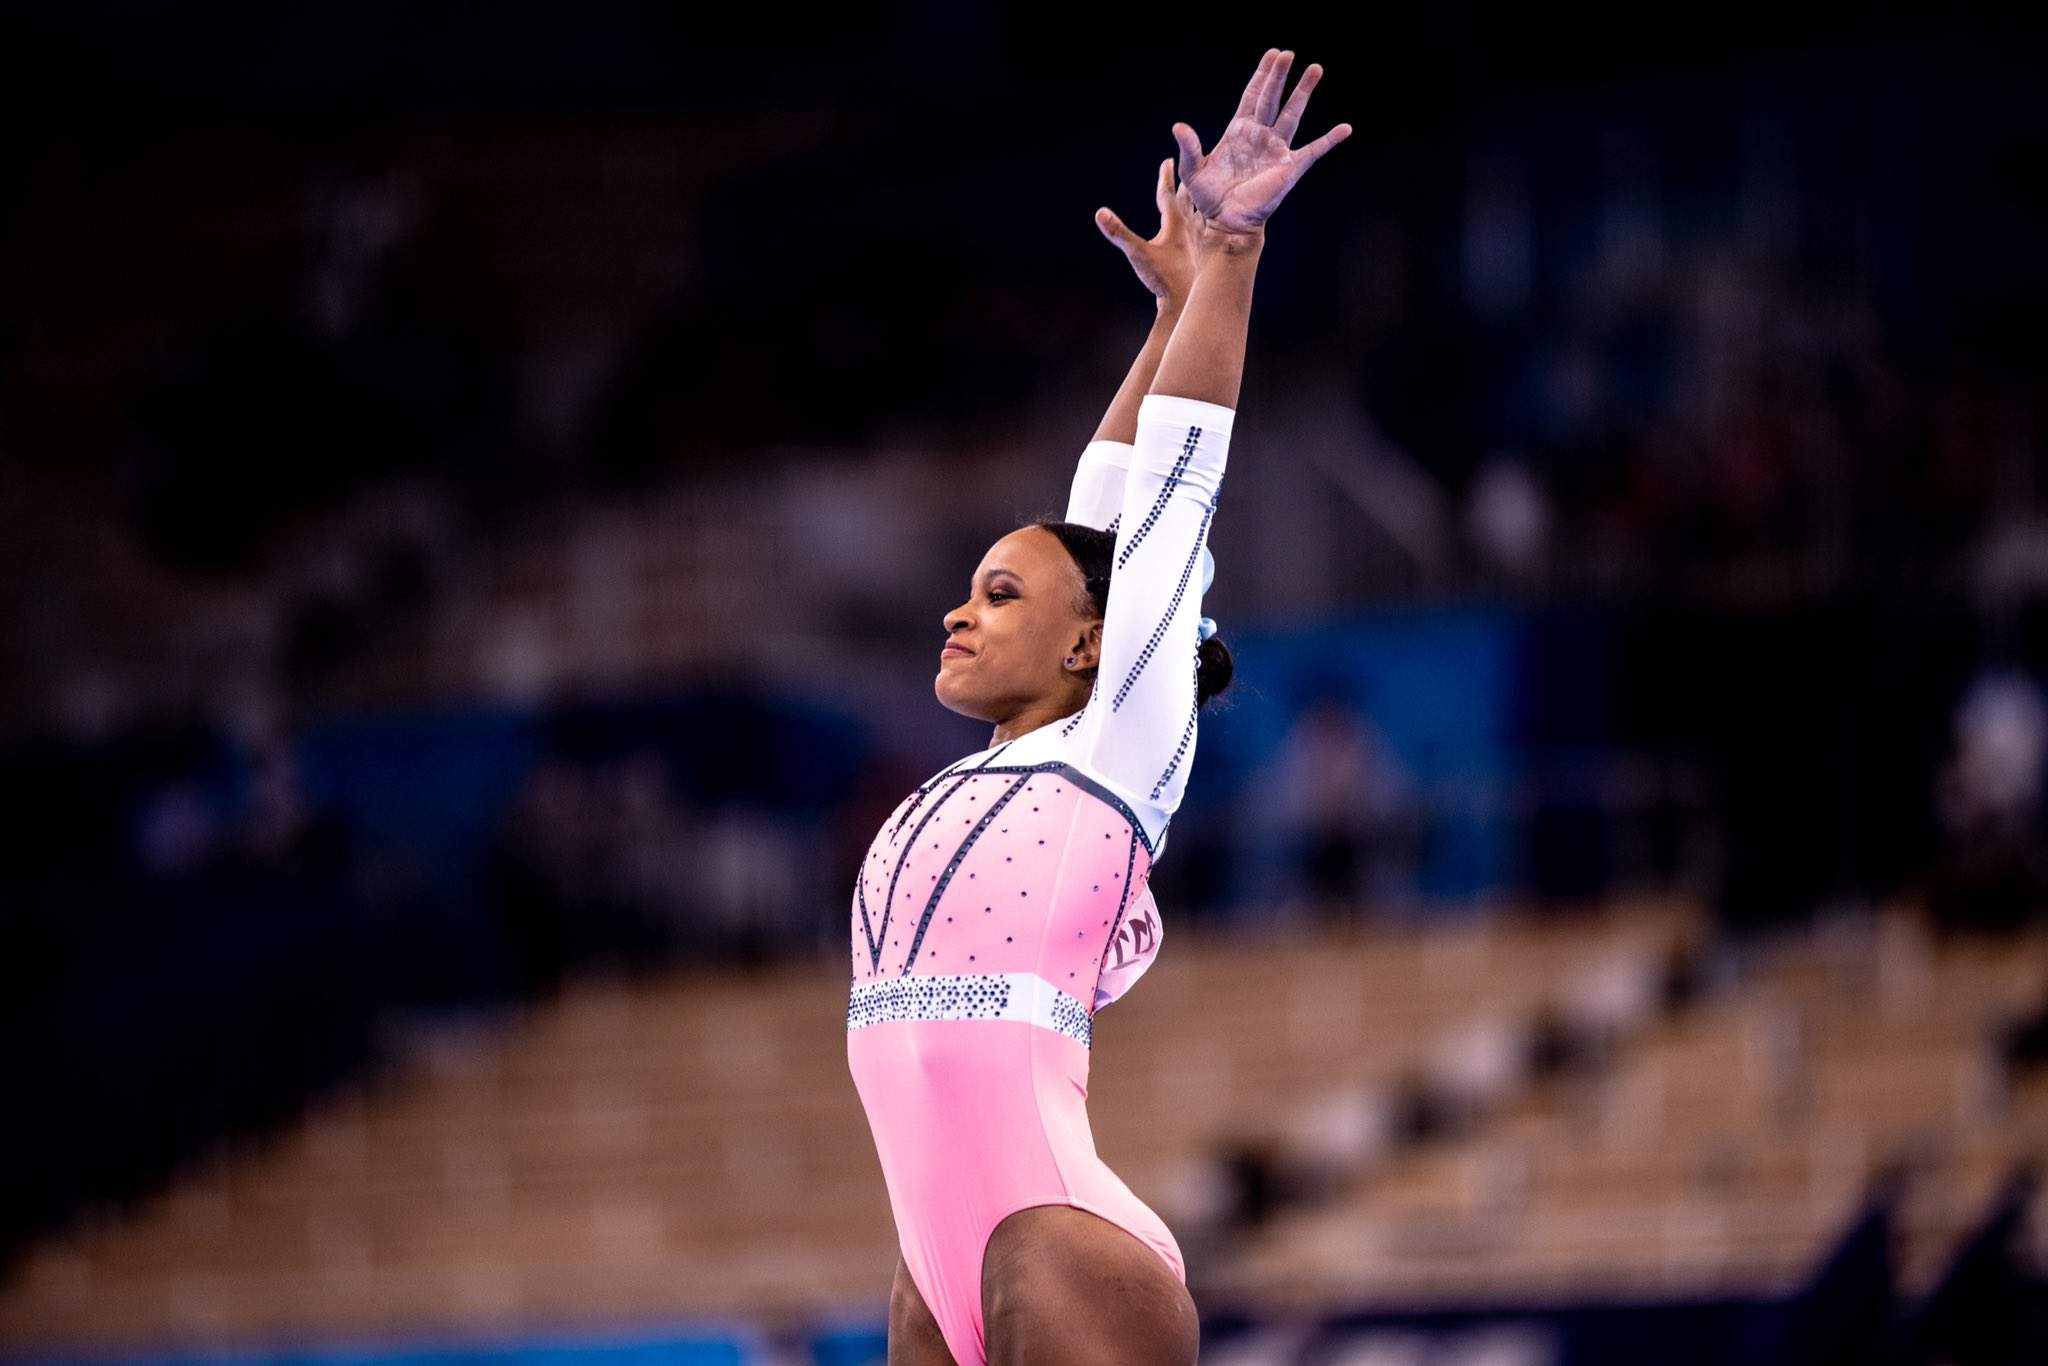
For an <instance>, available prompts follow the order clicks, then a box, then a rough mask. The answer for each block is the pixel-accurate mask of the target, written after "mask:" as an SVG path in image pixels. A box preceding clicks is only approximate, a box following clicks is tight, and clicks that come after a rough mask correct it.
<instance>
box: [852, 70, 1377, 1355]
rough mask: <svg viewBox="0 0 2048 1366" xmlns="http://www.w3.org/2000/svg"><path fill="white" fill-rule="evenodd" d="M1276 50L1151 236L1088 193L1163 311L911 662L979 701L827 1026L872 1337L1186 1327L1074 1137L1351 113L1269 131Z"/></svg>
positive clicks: (1140, 939)
mask: <svg viewBox="0 0 2048 1366" xmlns="http://www.w3.org/2000/svg"><path fill="white" fill-rule="evenodd" d="M1293 56H1294V54H1293V53H1291V52H1283V51H1279V50H1271V49H1269V50H1268V51H1267V52H1266V54H1265V56H1264V57H1263V58H1262V59H1261V60H1260V62H1259V66H1258V70H1257V72H1256V73H1254V75H1253V76H1252V79H1251V83H1250V84H1249V85H1247V86H1246V87H1245V90H1244V96H1243V98H1242V100H1240V102H1239V104H1238V107H1237V113H1236V115H1235V117H1233V118H1232V119H1231V121H1230V125H1229V127H1228V128H1227V129H1226V130H1225V131H1224V134H1223V136H1222V138H1221V139H1219V140H1218V142H1217V144H1216V146H1215V149H1214V150H1213V151H1211V152H1209V153H1208V154H1207V155H1204V154H1203V152H1202V146H1201V142H1200V140H1199V139H1198V138H1197V137H1196V136H1195V133H1194V130H1193V129H1192V128H1190V127H1188V126H1187V125H1186V124H1183V123H1176V124H1175V125H1173V135H1174V140H1175V142H1176V143H1177V144H1178V145H1179V149H1180V152H1179V162H1180V165H1179V179H1180V186H1179V188H1178V189H1176V188H1175V185H1174V167H1173V163H1172V161H1171V160H1169V161H1168V162H1166V163H1164V164H1162V165H1161V167H1160V170H1159V183H1158V187H1157V192H1156V195H1155V198H1156V199H1157V202H1158V205H1159V213H1160V228H1159V232H1158V233H1157V234H1156V235H1155V236H1154V237H1152V238H1151V239H1150V240H1149V241H1148V240H1145V239H1141V238H1139V237H1138V236H1137V235H1136V234H1135V233H1133V232H1132V231H1131V230H1130V229H1129V228H1127V227H1125V226H1124V225H1123V223H1122V222H1121V221H1119V220H1118V218H1117V217H1116V215H1115V214H1114V213H1112V212H1110V211H1109V210H1108V209H1106V208H1105V209H1102V210H1099V211H1098V212H1097V214H1096V224H1097V226H1098V228H1100V230H1101V231H1102V232H1103V234H1104V235H1105V236H1107V237H1108V238H1109V239H1110V240H1111V241H1112V242H1113V243H1115V244H1116V245H1117V246H1118V247H1119V248H1120V249H1121V250H1122V251H1123V252H1124V254H1125V256H1126V257H1127V258H1128V259H1129V261H1130V263H1131V265H1132V267H1133V269H1134V270H1135V271H1136V272H1137V274H1138V277H1139V279H1140V280H1141V281H1143V282H1144V284H1145V285H1146V286H1147V287H1148V288H1149V289H1150V290H1151V291H1152V293H1153V295H1154V296H1155V300H1156V305H1157V319H1156V321H1155V322H1154V324H1153V327H1152V331H1151V335H1150V336H1149V337H1147V339H1146V341H1145V345H1144V348H1143V349H1142V350H1141V351H1140V352H1139V353H1138V359H1137V361H1136V363H1135V364H1134V365H1133V366H1132V367H1131V371H1130V374H1129V375H1128V376H1127V377H1126V378H1125V380H1124V382H1123V386H1122V387H1121V388H1120V389H1119V390H1118V391H1117V395H1116V398H1115V401H1114V402H1113V403H1112V404H1111V406H1110V409H1109V412H1108V414H1107V415H1106V416H1105V417H1104V418H1103V421H1102V425H1101V427H1100V428H1099V429H1097V431H1096V434H1095V440H1094V441H1092V442H1090V443H1089V445H1088V447H1087V448H1086V449H1085V450H1084V451H1083V452H1082V455H1081V461H1080V467H1079V469H1078V470H1077V471H1076V473H1075V475H1074V481H1073V487H1072V492H1071V496H1070V500H1069V503H1068V509H1067V519H1066V520H1065V521H1038V522H1032V523H1029V524H1027V525H1025V526H1022V527H1020V528H1018V529H1017V530H1015V531H1013V532H1011V533H1010V534H1009V535H1007V536H1004V537H1003V538H1002V539H1001V540H999V541H997V542H996V543H995V544H994V545H993V546H991V547H990V548H989V551H988V553H987V554H986V555H984V556H983V557H982V561H981V564H980V566H979V567H978V568H977V569H976V571H975V573H974V575H973V577H972V579H971V580H970V582H969V597H968V599H967V601H966V602H964V603H962V604H961V605H960V606H959V607H956V608H954V609H953V610H952V611H950V612H948V613H946V615H945V619H944V626H945V631H946V644H945V647H944V649H943V650H942V651H941V653H940V657H939V670H938V675H937V677H936V678H935V679H934V680H933V685H932V686H933V690H934V691H935V692H936V693H937V695H938V699H939V701H940V702H941V703H943V704H944V705H945V706H946V707H947V708H948V709H949V710H951V711H955V712H958V713H960V714H962V715H964V716H971V717H974V718H975V719H977V720H981V721H989V722H993V723H994V725H995V733H994V735H993V736H992V738H991V744H990V746H989V748H987V749H984V750H980V751H977V752H976V753H974V754H970V755H968V756H967V757H966V758H964V759H961V760H960V761H959V762H957V763H954V764H950V765H948V766H947V767H946V768H945V769H944V770H943V771H942V772H940V773H938V774H937V775H935V776H934V777H933V778H932V779H931V780H930V781H929V782H926V783H924V784H923V785H922V786H920V787H919V788H918V789H917V790H916V791H914V792H912V793H911V794H909V795H908V796H906V797H905V798H904V799H903V801H902V803H901V804H900V805H899V806H898V807H897V809H896V810H895V811H894V812H892V813H891V814H890V816H889V818H888V820H887V821H886V822H884V824H883V826H882V829H881V831H880V832H879V833H878V834H877V835H876V836H875V840H874V844H873V846H872V847H871V848H870V849H869V851H868V854H867V857H866V859H865V860H864V861H863V863H862V865H861V869H860V876H859V878H858V880H857V882H856V885H855V888H854V897H853V908H852V919H853V934H852V945H853V954H852V977H851V981H850V983H849V986H850V998H849V1000H848V1004H847V1017H846V1027H847V1035H846V1053H847V1063H848V1066H849V1068H850V1070H851V1071H852V1074H853V1080H854V1085H855V1087H856V1089H857V1090H858V1091H859V1092H860V1098H861V1104H862V1106H863V1107H864V1108H865V1110H866V1111H867V1117H868V1124H869V1127H870V1128H871V1129H872V1131H873V1133H874V1140H875V1150H876V1153H877V1154H878V1156H879V1157H880V1159H881V1166H882V1175H883V1178H884V1181H885V1184H886V1185H887V1187H888V1191H889V1203H890V1208H891V1210H892V1211H893V1213H894V1215H895V1221H896V1231H897V1240H898V1244H899V1247H900V1250H901V1256H900V1258H899V1259H898V1261H897V1265H896V1281H895V1286H894V1288H893V1290H892V1292H891V1295H890V1306H889V1361H890V1363H891V1366H906V1364H908V1366H927V1364H928V1363H946V1362H949V1361H950V1362H955V1363H958V1366H984V1363H993V1364H994V1366H1027V1364H1029V1363H1060V1366H1076V1364H1077V1363H1094V1362H1103V1363H1111V1362H1113V1363H1117V1366H1149V1364H1150V1363H1158V1366H1186V1363H1191V1362H1193V1361H1194V1360H1195V1357H1196V1352H1197V1349H1198V1346H1199V1337H1200V1331H1199V1324H1198V1320H1197V1317H1196V1312H1195V1305H1194V1301H1193V1300H1192V1299H1191V1298H1190V1296H1189V1294H1188V1290H1187V1284H1186V1282H1187V1269H1186V1266H1185V1264H1184V1263H1183V1262H1182V1260H1181V1253H1180V1248H1179V1246H1178V1244H1176V1243H1175V1242H1174V1238H1173V1235H1172V1234H1171V1233H1170V1232H1168V1231H1167V1228H1166V1225H1165V1224H1164V1223H1163V1222H1161V1220H1160V1219H1159V1216H1158V1215H1156V1214H1154V1213H1153V1212H1152V1210H1151V1209H1150V1208H1148V1207H1147V1206H1146V1205H1145V1204H1144V1202H1143V1201H1141V1200H1139V1199H1138V1198H1137V1196H1135V1195H1133V1194H1132V1193H1131V1191H1130V1189H1129V1187H1127V1186H1125V1185H1124V1183H1123V1182H1122V1181H1121V1180H1120V1179H1119V1178H1118V1177H1117V1175H1116V1173H1114V1172H1112V1171H1111V1170H1110V1169H1109V1168H1108V1166H1106V1165H1105V1164H1104V1163H1103V1161H1102V1160H1101V1158H1099V1157H1098V1156H1096V1153H1095V1141H1094V1138H1093V1136H1092V1135H1091V1133H1090V1131H1089V1127H1088V1111H1087V1108H1086V1101H1087V1096H1088V1046H1089V1031H1090V1026H1091V1022H1092V1019H1093V1016H1094V1014H1095V1012H1096V1011H1097V1010H1099V1009H1100V1008H1101V1007H1102V1006H1104V1005H1106V1004H1108V1003H1109V1002H1110V1001H1112V1000H1115V999H1116V998H1117V997H1118V996H1120V995H1121V994H1122V993H1123V992H1124V991H1126V990H1128V989H1129V987H1130V985H1131V983H1132V982H1133V981H1135V980H1136V979H1137V977H1138V976H1139V975H1140V974H1141V973H1142V972H1143V971H1144V970H1145V968H1146V967H1148V966H1149V965H1150V963H1151V961H1152V959H1153V957H1154V956H1155V955H1156V954H1157V952H1158V948H1159V934H1160V925H1159V920H1158V915H1157V911H1156V908H1155V907H1154V905H1153V902H1152V898H1151V894H1150V892H1149V890H1148V889H1147V888H1146V881H1147V877H1148V875H1149V874H1150V872H1151V870H1152V867H1153V865H1154V863H1155V862H1156V861H1157V860H1158V858H1159V856H1160V854H1161V853H1162V852H1163V851H1164V848H1165V844H1166V827H1167V823H1168V822H1169V821H1170V820H1171V819H1172V816H1173V813H1174V811H1175V810H1176V809H1177V808H1178V807H1179V805H1180V800H1181V795H1182V793H1183V791H1184V790H1185V788H1186V784H1187V776H1188V769H1189V766H1190V764H1191V763H1192V761H1193V759H1194V752H1195V715H1196V712H1197V710H1198V709H1199V708H1200V706H1201V704H1202V703H1203V702H1204V701H1206V700H1207V699H1208V698H1209V697H1210V696H1212V695H1213V694H1214V693H1215V692H1216V691H1217V690H1219V689H1221V688H1222V687H1223V686H1224V685H1226V684H1227V683H1228V682H1229V679H1230V673H1231V661H1230V654H1229V651H1228V650H1226V649H1225V648H1224V647H1223V644H1222V642H1221V641H1219V640H1216V639H1214V638H1213V632H1214V630H1215V623H1214V622H1212V621H1210V620H1209V619H1207V618H1205V617H1203V616H1201V613H1200V606H1201V597H1202V592H1203V589H1204V588H1206V587H1207V581H1208V575H1207V573H1206V572H1205V571H1206V565H1205V563H1204V562H1205V561H1206V560H1207V558H1208V556H1207V550H1206V541H1207V537H1208V531H1209V523H1210V520H1211V519H1212V518H1213V517H1214V515H1215V512H1216V502H1217V496H1218V494H1219V493H1220V492H1221V490H1222V487H1223V469H1224V454H1225V451H1226V449H1227V447H1228V445H1229V441H1230V428H1231V421H1232V419H1233V418H1234V417H1235V416H1236V413H1235V407H1236V403H1237V394H1238V385H1239V380H1240V378H1241V377H1242V375H1243V372H1244V350H1245V335H1246V330H1247V327H1248V325H1249V319H1250V316H1251V302H1252V280H1253V276H1254V274H1255V273H1256V272H1257V270H1258V264H1259V254H1260V252H1261V251H1262V250H1263V248H1264V245H1265V223H1266V219H1267V218H1268V216H1270V215H1271V214H1272V212H1273V211H1274V209H1276V208H1278V207H1279V204H1280V201H1281V200H1282V199H1283V198H1284V197H1285V196H1286V194H1287V192H1288V190H1289V189H1290V188H1292V187H1293V185H1294V182H1295V181H1296V180H1297V179H1299V178H1300V176H1301V175H1302V173H1303V172H1305V171H1306V170H1307V169H1308V168H1309V167H1310V166H1311V165H1313V164H1314V163H1315V161H1316V160H1317V158H1319V157H1321V156H1322V155H1323V154H1324V153H1325V152H1327V151H1329V149H1330V148H1332V147H1334V146H1336V145H1337V143H1339V142H1341V141H1343V140H1344V138H1346V137H1347V136H1349V135H1350V132H1351V127H1350V125H1349V124H1341V123H1340V124H1338V125H1337V126H1336V127H1334V128H1332V129H1331V130H1330V131H1329V132H1327V133H1325V134H1324V135H1323V136H1322V137H1320V138H1317V139H1316V140H1315V141H1313V142H1311V143H1308V144H1307V145H1305V146H1303V147H1300V148H1290V147H1289V143H1291V142H1292V141H1293V139H1294V133H1295V129H1296V128H1297V126H1298V125H1299V124H1300V122H1301V115H1302V111H1303V108H1304V107H1305V106H1306V105H1307V103H1308V96H1309V92H1310V91H1311V90H1312V89H1313V88H1314V87H1315V84H1316V81H1317V80H1318V79H1319V78H1320V77H1321V75H1322V71H1321V68H1320V67H1318V66H1315V65H1310V66H1309V67H1308V69H1307V70H1306V71H1304V72H1303V73H1302V77H1301V80H1300V81H1299V82H1298V83H1297V84H1296V85H1295V89H1294V93H1293V94H1292V95H1291V96H1290V97H1289V98H1288V100H1287V103H1286V105H1285V107H1284V108H1283V107H1282V105H1281V102H1280V97H1281V93H1282V91H1283V90H1284V89H1285V87H1286V82H1287V71H1288V67H1289V64H1290V63H1291V62H1292V61H1293ZM1198 572H1202V573H1203V577H1202V578H1200V579H1197V578H1196V577H1195V576H1196V574H1197V573H1198Z"/></svg>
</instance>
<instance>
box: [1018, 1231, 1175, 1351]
mask: <svg viewBox="0 0 2048 1366" xmlns="http://www.w3.org/2000/svg"><path fill="white" fill-rule="evenodd" d="M981 1304H982V1317H983V1320H984V1322H985V1324H986V1332H987V1336H988V1361H989V1366H1096V1364H1097V1363H1100V1366H1194V1364H1195V1357H1196V1353H1197V1351H1198V1350H1199V1348H1200V1346H1201V1321H1200V1319H1199V1317H1198V1316H1197V1314H1196V1312H1195V1301H1194V1298H1193V1297H1192V1296H1190V1295H1189V1294H1188V1289H1187V1287H1186V1286H1185V1285H1182V1284H1181V1281H1180V1278H1179V1277H1178V1276H1176V1275H1174V1274H1173V1269H1172V1268H1171V1267H1169V1266H1167V1264H1166V1263H1165V1262H1164V1261H1163V1260H1161V1258H1160V1256H1159V1254H1158V1253H1157V1252H1154V1251H1153V1250H1152V1249H1151V1248H1149V1247H1147V1246H1146V1245H1145V1244H1144V1243H1141V1242H1139V1241H1138V1239H1137V1238H1136V1237H1134V1236H1132V1234H1131V1233H1130V1232H1129V1231H1128V1230H1125V1229H1122V1228H1119V1227H1118V1226H1117V1225H1115V1224H1112V1223H1110V1222H1109V1221H1108V1220H1107V1219H1104V1218H1101V1217H1100V1216H1098V1215H1095V1214H1091V1213H1090V1212H1089V1211H1087V1210H1084V1209H1076V1208H1074V1207H1073V1206H1071V1205H1034V1206H1032V1207H1031V1208H1030V1209H1022V1210H1018V1211H1017V1212H1016V1213H1015V1214H1012V1215H1010V1216H1009V1217H1008V1218H1006V1219H1004V1220H1003V1222H1002V1223H1000V1224H998V1225H997V1226H996V1229H995V1231H994V1232H993V1233H991V1234H990V1235H989V1241H988V1248H987V1250H986V1252H984V1253H983V1256H982V1266H981Z"/></svg>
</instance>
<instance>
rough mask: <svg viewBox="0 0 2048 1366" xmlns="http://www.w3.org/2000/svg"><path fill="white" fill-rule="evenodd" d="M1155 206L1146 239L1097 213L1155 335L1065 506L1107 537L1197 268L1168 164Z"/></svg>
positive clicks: (1190, 214)
mask: <svg viewBox="0 0 2048 1366" xmlns="http://www.w3.org/2000/svg"><path fill="white" fill-rule="evenodd" d="M1152 201H1153V203H1155V204H1156V205H1158V207H1159V231H1158V232H1157V233H1155V234H1153V236H1152V237H1151V238H1149V239H1147V238H1143V237H1140V236H1138V235H1137V234H1136V233H1135V232H1132V231H1131V230H1130V229H1129V228H1128V227H1126V226H1124V221H1123V220H1122V219H1121V218H1119V217H1117V215H1116V211H1115V210H1113V209H1110V208H1108V207H1106V206H1105V207H1103V208H1100V209H1097V210H1096V211H1095V226H1096V227H1098V228H1100V229H1101V230H1102V235H1103V236H1104V237H1106V238H1108V239H1109V241H1110V243H1111V244H1112V245H1113V246H1115V247H1116V248H1117V250H1119V251H1121V252H1122V253H1123V254H1124V257H1125V259H1126V260H1128V261H1129V262H1130V263H1131V269H1132V270H1133V271H1134V272H1136V274H1137V276H1138V279H1139V281H1140V283H1142V284H1143V285H1144V286H1145V288H1146V289H1147V290H1149V291H1150V292H1151V294H1152V302H1153V319H1152V330H1151V332H1150V333H1149V334H1147V336H1146V337H1145V344H1144V345H1143V346H1142V347H1140V348H1139V350H1138V358H1137V359H1136V360H1134V361H1132V362H1131V369H1130V373H1128V374H1126V375H1125V376H1124V382H1123V384H1122V386H1121V387H1119V388H1118V389H1117V391H1116V397H1115V398H1113V399H1112V400H1111V401H1110V405H1109V411H1107V412H1106V413H1104V414H1103V415H1102V423H1101V425H1100V426H1098V427H1097V428H1096V429H1095V438H1094V440H1092V441H1090V442H1089V443H1088V445H1087V447H1086V448H1085V449H1083V450H1082V452H1081V459H1080V462H1079V464H1078V466H1077V467H1076V468H1075V471H1074V481H1073V488H1072V491H1071V493H1070V494H1069V495H1068V498H1067V516H1066V519H1067V520H1068V521H1070V522H1079V523H1080V524H1081V525H1083V526H1092V527H1099V528H1101V529H1103V530H1106V531H1113V530H1115V529H1116V524H1117V514H1118V513H1119V512H1120V511H1121V510H1122V508H1123V499H1124V472H1125V471H1126V470H1127V469H1129V468H1130V463H1131V443H1132V442H1133V441H1135V440H1137V436H1138V403H1139V401H1140V400H1141V399H1143V398H1144V397H1145V393H1146V391H1147V390H1148V389H1150V388H1151V387H1152V376H1153V375H1154V374H1155V373H1157V371H1158V369H1159V359H1160V357H1161V356H1163V355H1165V354H1166V343H1167V339H1168V338H1169V337H1171V336H1172V335H1173V326H1174V323H1175V321H1176V320H1178V319H1179V317H1180V314H1181V310H1182V309H1183V308H1185V307H1186V306H1187V300H1188V290H1189V289H1190V288H1191V287H1192V286H1193V285H1194V281H1195V270H1196V266H1197V264H1198V261H1197V257H1196V250H1195V246H1196V241H1197V239H1198V238H1199V237H1200V236H1201V223H1200V221H1199V220H1198V219H1197V218H1196V217H1195V213H1194V208H1193V205H1192V202H1191V201H1190V199H1189V196H1188V192H1187V190H1186V189H1185V188H1183V187H1177V186H1176V185H1175V184H1174V173H1173V158H1171V157H1168V158H1167V159H1166V160H1164V161H1162V162H1160V163H1159V176H1158V179H1157V180H1156V181H1155V182H1154V185H1153V191H1152Z"/></svg>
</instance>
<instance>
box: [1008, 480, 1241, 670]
mask: <svg viewBox="0 0 2048 1366" xmlns="http://www.w3.org/2000/svg"><path fill="white" fill-rule="evenodd" d="M1031 525H1033V526H1035V527H1042V528H1044V529H1045V530H1047V531H1050V532H1051V533H1052V534H1053V535H1055V536H1057V537H1059V540H1060V544H1061V545H1063V546H1065V547H1066V548H1067V553H1068V554H1069V555H1071V556H1073V557H1074V563H1075V565H1076V566H1078V567H1079V568H1080V570H1081V579H1082V583H1083V585H1084V587H1085V591H1086V593H1087V598H1086V599H1085V600H1084V601H1082V602H1079V603H1076V604H1075V609H1076V610H1077V611H1079V612H1081V613H1082V614H1083V615H1084V616H1096V617H1099V616H1106V615H1107V614H1108V612H1109V586H1110V578H1111V576H1112V575H1114V573H1115V572H1116V533H1115V532H1113V531H1104V530H1102V529H1101V528H1099V527H1092V526H1083V525H1081V524H1080V523H1079V522H1062V521H1056V520H1054V519H1051V518H1041V519H1040V520H1038V521H1035V522H1033V523H1031ZM1195 653H1196V665H1195V704H1196V705H1197V706H1201V705H1204V704H1206V703H1207V702H1208V701H1209V699H1210V698H1212V697H1214V696H1216V695H1217V694H1218V693H1220V692H1222V691H1223V690H1224V689H1225V688H1228V687H1229V686H1230V679H1231V676H1232V675H1233V674H1235V673H1236V672H1237V663H1236V661H1235V660H1234V659H1232V658H1231V654H1230V647H1229V646H1228V645H1225V644H1224V643H1223V641H1222V638H1221V637H1220V636H1210V637H1209V638H1208V639H1207V640H1205V641H1203V642H1202V643H1201V644H1200V645H1199V646H1197V647H1196V651H1195Z"/></svg>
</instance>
